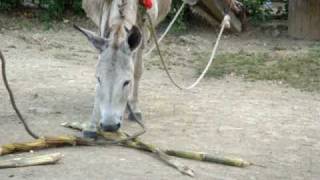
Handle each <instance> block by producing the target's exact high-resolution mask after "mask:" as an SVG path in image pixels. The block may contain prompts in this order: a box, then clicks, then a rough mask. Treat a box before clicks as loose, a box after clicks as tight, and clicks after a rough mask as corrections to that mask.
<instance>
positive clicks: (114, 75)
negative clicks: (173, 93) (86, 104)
mask: <svg viewBox="0 0 320 180" xmlns="http://www.w3.org/2000/svg"><path fill="white" fill-rule="evenodd" d="M82 6H83V9H84V10H85V12H86V14H87V16H88V17H89V18H91V19H92V20H93V22H94V23H95V24H96V25H97V26H98V27H99V30H100V32H99V35H97V34H95V33H93V32H91V31H88V30H85V29H83V28H78V29H79V30H80V31H81V32H82V33H83V34H84V35H85V36H86V37H87V38H88V40H89V41H90V42H91V43H92V44H93V46H94V47H95V48H96V49H97V50H98V51H99V53H100V55H99V61H98V64H97V67H96V78H97V85H96V96H95V103H94V109H93V113H92V119H91V121H90V124H89V126H88V128H86V129H85V130H84V136H85V137H90V138H94V137H95V136H96V131H97V128H99V126H100V128H101V129H102V130H104V131H116V130H118V129H119V128H120V127H121V124H122V121H123V118H124V115H125V111H126V108H127V104H129V105H130V107H131V109H132V112H133V113H134V115H135V116H136V117H138V118H140V119H141V118H142V115H141V111H140V109H139V107H138V88H139V80H140V77H141V75H142V70H143V63H142V53H143V48H144V44H145V42H146V37H147V35H146V33H147V31H146V27H144V22H143V21H144V20H143V19H144V17H143V16H142V15H141V14H140V7H139V0H83V4H82ZM170 7H171V0H153V6H152V8H151V9H149V10H148V11H147V12H148V13H149V14H150V16H151V17H152V20H153V22H154V24H155V25H156V24H158V23H159V22H160V21H161V20H163V19H164V17H165V16H166V15H167V14H168V12H169V10H170ZM134 115H133V114H130V113H129V119H132V118H133V117H134Z"/></svg>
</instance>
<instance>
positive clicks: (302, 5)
mask: <svg viewBox="0 0 320 180" xmlns="http://www.w3.org/2000/svg"><path fill="white" fill-rule="evenodd" d="M289 35H290V36H292V37H295V38H299V39H310V40H320V0H289Z"/></svg>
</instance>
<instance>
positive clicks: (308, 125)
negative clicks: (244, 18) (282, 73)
mask: <svg viewBox="0 0 320 180" xmlns="http://www.w3.org/2000/svg"><path fill="white" fill-rule="evenodd" d="M0 23H1V24H0V48H1V50H3V52H4V54H5V56H6V58H7V61H8V77H9V80H10V83H11V86H12V88H13V90H14V92H15V95H16V97H17V103H18V105H19V107H20V108H21V111H22V112H23V114H24V116H26V118H27V119H28V121H29V123H30V125H31V127H32V128H33V129H34V131H36V132H38V133H39V134H41V135H58V134H67V133H75V132H72V131H70V130H67V129H64V128H62V127H60V126H59V125H60V123H61V122H66V121H68V122H72V121H85V120H88V119H89V117H90V114H91V109H92V105H93V96H94V85H95V78H94V72H95V64H96V59H97V53H96V52H95V50H94V49H93V48H91V46H90V44H89V43H88V42H87V40H86V39H85V38H84V37H83V36H82V35H81V34H80V33H78V32H76V31H75V30H74V29H73V28H72V27H71V23H69V24H63V23H61V24H59V25H58V26H57V28H56V30H49V31H44V30H41V28H40V26H38V25H37V24H31V25H30V24H29V28H19V27H20V26H19V24H20V25H21V20H19V19H15V18H9V17H7V16H5V15H0ZM77 23H78V24H81V21H80V22H77ZM216 34H217V33H216V31H214V30H209V29H200V28H197V29H195V28H194V29H192V30H190V31H189V32H188V33H186V34H183V35H170V36H168V37H167V39H166V40H165V42H164V44H162V47H163V48H164V49H165V51H166V52H167V54H168V55H169V57H170V58H171V71H172V72H174V75H175V77H176V78H177V79H178V80H179V81H181V82H182V83H190V82H191V81H192V80H193V79H194V77H195V70H194V68H193V66H194V65H193V64H192V62H190V59H194V58H195V57H196V56H194V54H196V53H199V52H200V53H201V52H208V51H210V49H211V48H209V47H212V46H211V44H212V42H214V39H215V36H216ZM312 44H313V42H308V41H299V40H292V39H289V38H287V37H286V35H285V34H282V35H280V36H277V37H274V36H272V35H266V34H265V33H261V32H260V30H259V29H256V30H254V31H249V32H247V33H244V34H242V35H225V36H224V37H223V40H222V44H221V48H220V52H223V51H225V52H234V51H240V50H242V51H250V52H269V53H279V52H276V51H275V50H274V49H275V48H277V47H284V48H285V51H281V53H285V54H286V53H293V54H294V53H301V52H303V51H305V49H306V47H308V46H310V45H312ZM157 61H158V57H157V56H155V55H152V57H151V58H146V59H145V66H146V70H145V72H144V76H143V79H142V82H141V91H140V94H141V96H140V100H141V108H142V110H143V112H144V120H145V123H146V126H147V128H148V132H147V133H146V134H145V135H143V137H142V139H143V140H145V141H147V142H152V143H154V144H157V145H159V146H160V147H162V148H172V149H182V150H193V151H203V152H208V153H217V152H218V153H222V154H225V155H233V156H237V157H242V158H244V159H247V160H249V161H252V162H254V163H257V164H260V165H263V166H265V168H262V167H257V166H252V167H248V168H245V169H241V168H235V167H227V166H222V165H216V164H208V163H202V162H195V161H189V160H181V161H182V162H183V163H186V164H188V165H189V166H190V167H191V168H193V169H194V170H195V173H196V176H195V178H194V179H204V180H205V179H217V180H235V179H237V180H271V179H281V180H316V179H319V178H320V141H319V140H320V133H319V129H320V94H319V93H316V92H301V91H299V90H297V89H293V88H290V87H287V86H285V85H281V84H279V83H274V82H264V81H263V82H262V81H258V82H247V81H243V80H241V79H240V78H237V77H233V76H228V77H226V78H224V79H221V80H217V79H213V78H210V79H205V80H204V81H203V82H202V83H201V84H200V85H199V86H198V87H197V88H195V89H193V90H191V91H180V90H178V89H176V88H175V87H174V86H173V85H172V84H170V82H169V80H168V78H167V77H166V75H165V73H164V72H163V71H162V70H161V69H160V68H159V66H158V65H157V64H158V63H157ZM173 62H174V63H173ZM0 102H1V103H0V119H1V120H0V128H1V130H0V144H4V143H11V142H17V141H18V142H20V141H25V140H30V137H29V136H28V135H27V134H26V133H25V132H24V130H23V128H22V125H21V124H20V123H19V121H18V120H17V118H16V116H15V114H14V113H13V111H12V109H11V106H10V104H9V101H8V96H7V93H6V91H5V89H4V86H3V82H2V81H0ZM124 126H125V127H124V128H125V129H127V130H130V131H134V129H135V128H136V125H135V124H134V123H132V122H128V121H125V125H124ZM48 152H61V153H63V154H64V158H63V160H62V161H61V163H59V164H58V165H52V166H37V167H28V168H19V169H5V170H0V179H1V180H7V179H13V180H14V179H16V180H20V179H28V180H43V179H46V180H58V179H59V180H60V179H61V180H65V179H68V180H78V179H94V180H102V179H104V180H105V179H108V180H109V179H110V180H122V179H126V180H127V179H128V180H129V179H130V180H131V179H132V180H138V179H139V180H141V179H148V180H149V179H163V180H167V179H170V180H171V179H177V180H178V179H191V178H189V177H186V176H183V175H181V174H180V173H179V172H177V171H176V170H175V169H173V168H171V167H168V166H167V165H165V164H163V162H161V161H159V160H157V159H155V158H154V157H153V156H150V155H149V154H147V153H142V152H139V151H136V150H132V149H127V148H123V147H116V146H108V147H69V148H63V149H50V150H42V151H39V152H38V151H37V152H36V153H39V154H42V153H48ZM14 156H17V155H14ZM7 157H12V156H7ZM2 158H6V157H2Z"/></svg>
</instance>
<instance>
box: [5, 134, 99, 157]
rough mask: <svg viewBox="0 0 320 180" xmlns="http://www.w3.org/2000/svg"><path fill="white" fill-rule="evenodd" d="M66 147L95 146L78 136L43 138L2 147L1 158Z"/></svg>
mask: <svg viewBox="0 0 320 180" xmlns="http://www.w3.org/2000/svg"><path fill="white" fill-rule="evenodd" d="M66 145H71V146H75V145H94V142H92V141H90V140H87V139H84V138H81V137H77V136H71V135H70V136H57V137H42V138H39V139H36V140H33V141H32V142H27V143H13V144H5V145H2V146H0V156H3V155H6V154H12V153H16V152H28V151H30V150H36V149H45V148H52V147H60V146H66Z"/></svg>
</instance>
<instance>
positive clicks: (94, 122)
mask: <svg viewBox="0 0 320 180" xmlns="http://www.w3.org/2000/svg"><path fill="white" fill-rule="evenodd" d="M95 98H97V97H95ZM96 102H97V100H96V99H95V103H94V107H93V111H92V115H91V120H90V121H88V122H86V123H85V126H84V127H83V132H82V133H83V136H84V137H85V138H91V139H96V138H97V137H98V135H97V131H98V128H97V127H98V118H99V116H98V115H99V107H98V106H97V104H96Z"/></svg>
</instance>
